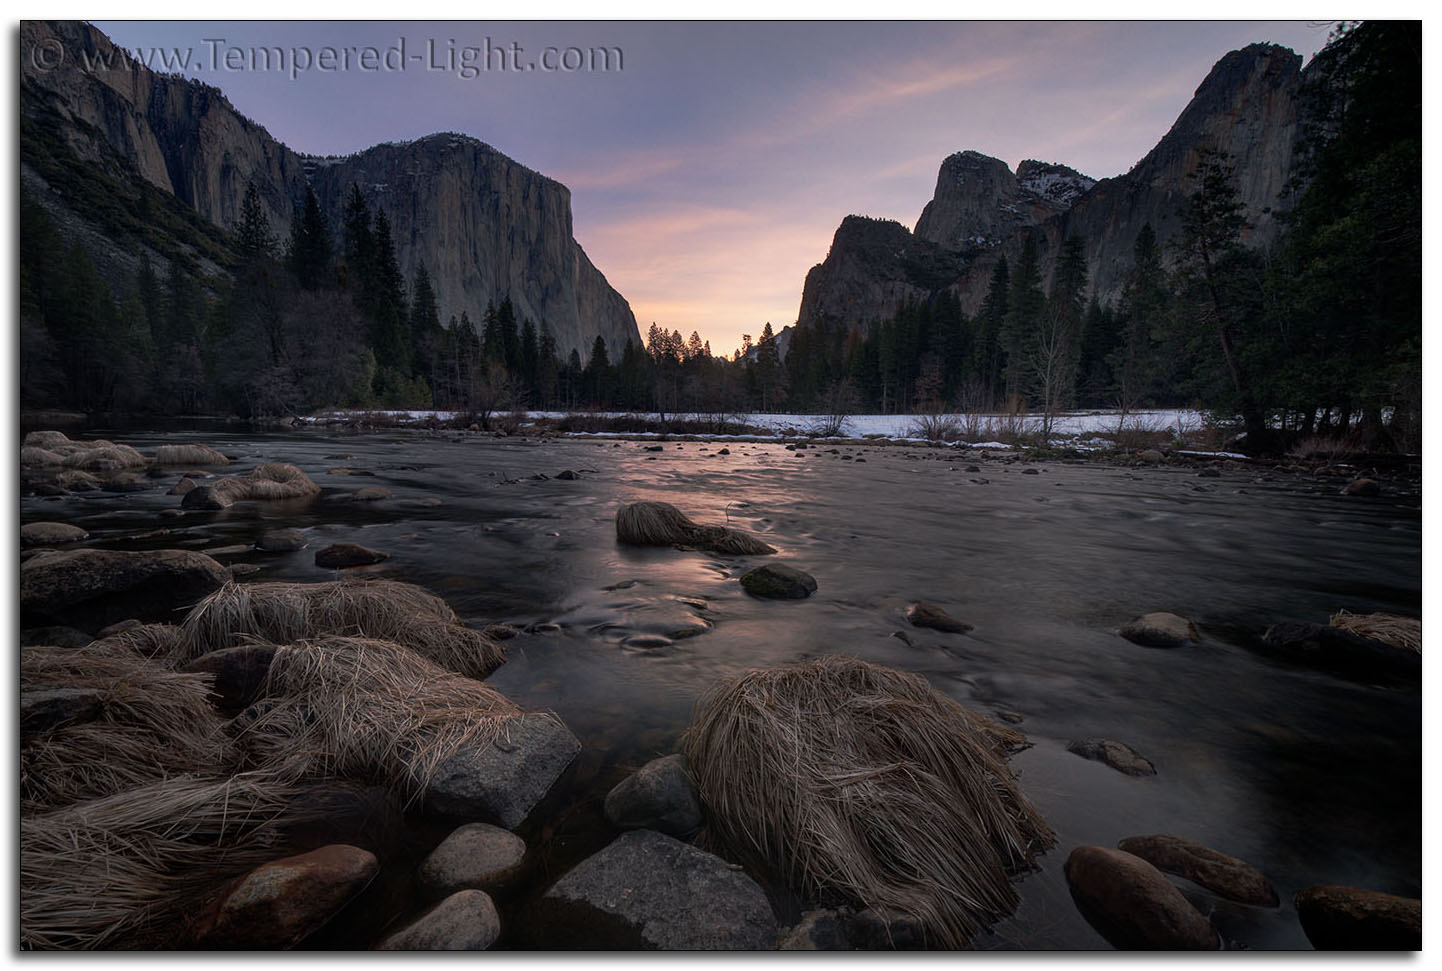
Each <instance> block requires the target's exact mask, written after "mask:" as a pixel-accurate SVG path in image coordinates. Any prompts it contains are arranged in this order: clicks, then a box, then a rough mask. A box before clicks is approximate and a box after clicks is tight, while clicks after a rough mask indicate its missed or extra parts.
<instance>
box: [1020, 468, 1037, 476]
mask: <svg viewBox="0 0 1442 971" xmlns="http://www.w3.org/2000/svg"><path fill="white" fill-rule="evenodd" d="M1021 474H1022V475H1041V471H1040V470H1039V469H1022V470H1021Z"/></svg>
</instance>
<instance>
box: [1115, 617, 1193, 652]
mask: <svg viewBox="0 0 1442 971" xmlns="http://www.w3.org/2000/svg"><path fill="white" fill-rule="evenodd" d="M1117 633H1119V634H1121V635H1122V636H1123V637H1125V638H1126V639H1127V640H1129V641H1131V642H1132V643H1133V644H1140V645H1142V646H1143V647H1182V646H1183V645H1186V644H1195V643H1197V642H1199V641H1201V639H1202V638H1201V636H1200V635H1199V634H1198V633H1197V628H1196V626H1195V625H1193V624H1192V622H1191V621H1190V620H1187V618H1185V617H1179V616H1177V615H1176V614H1169V613H1166V612H1165V611H1158V612H1157V613H1152V614H1142V615H1141V616H1140V617H1134V618H1132V619H1131V620H1130V621H1128V622H1127V623H1126V624H1125V625H1123V626H1122V628H1121V630H1119V631H1117Z"/></svg>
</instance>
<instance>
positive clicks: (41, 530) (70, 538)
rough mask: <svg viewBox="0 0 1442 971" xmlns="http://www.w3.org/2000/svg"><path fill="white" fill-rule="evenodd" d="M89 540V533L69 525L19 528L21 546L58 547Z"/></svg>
mask: <svg viewBox="0 0 1442 971" xmlns="http://www.w3.org/2000/svg"><path fill="white" fill-rule="evenodd" d="M89 538H90V534H89V533H87V532H86V531H85V530H83V529H81V528H80V527H79V526H72V525H70V524H69V523H26V524H25V525H24V526H21V527H20V545H21V546H58V545H60V544H62V543H78V542H80V541H81V540H82V539H89Z"/></svg>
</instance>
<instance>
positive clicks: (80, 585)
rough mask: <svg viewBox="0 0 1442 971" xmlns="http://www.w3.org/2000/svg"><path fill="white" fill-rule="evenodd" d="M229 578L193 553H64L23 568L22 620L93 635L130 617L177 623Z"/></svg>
mask: <svg viewBox="0 0 1442 971" xmlns="http://www.w3.org/2000/svg"><path fill="white" fill-rule="evenodd" d="M229 579H230V571H228V570H226V568H225V567H223V566H221V565H220V564H219V563H217V562H216V561H215V560H213V559H211V558H210V557H208V556H206V555H204V554H203V553H196V552H193V551H190V550H147V551H144V552H129V551H122V550H93V549H76V550H64V551H61V552H56V553H45V554H42V555H39V556H33V557H31V558H30V559H28V560H26V561H25V562H24V563H22V564H21V565H20V610H21V616H22V621H23V620H24V619H25V618H27V617H33V618H37V619H39V622H40V623H45V622H49V623H52V624H68V625H70V626H72V627H78V628H81V629H82V630H87V631H95V630H99V629H100V628H101V627H105V626H108V625H110V624H113V623H115V622H116V621H117V620H125V619H127V618H130V617H135V618H139V619H141V620H173V619H175V615H176V612H177V611H178V610H182V609H188V608H189V607H190V606H191V605H192V604H194V603H195V602H196V601H198V600H200V599H201V598H203V597H204V596H205V595H206V594H208V593H210V592H212V591H213V590H216V589H218V588H220V587H221V586H222V585H224V584H225V582H226V581H227V580H229Z"/></svg>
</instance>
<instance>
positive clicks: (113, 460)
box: [55, 438, 150, 472]
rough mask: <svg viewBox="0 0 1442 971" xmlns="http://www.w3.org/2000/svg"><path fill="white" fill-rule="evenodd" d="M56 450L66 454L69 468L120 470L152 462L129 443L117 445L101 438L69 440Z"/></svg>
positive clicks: (65, 459)
mask: <svg viewBox="0 0 1442 971" xmlns="http://www.w3.org/2000/svg"><path fill="white" fill-rule="evenodd" d="M55 451H57V452H60V453H62V454H64V455H65V458H64V465H65V467H66V468H68V469H87V470H89V471H91V472H119V471H121V470H122V469H137V468H141V467H143V466H146V465H149V464H150V460H149V459H148V458H146V457H145V456H144V455H141V454H140V453H139V452H137V451H136V450H135V449H133V448H131V447H130V446H129V445H117V444H115V443H114V442H107V441H105V440H104V439H101V438H97V439H95V440H94V441H90V442H68V443H67V444H66V445H63V446H61V447H59V448H57V449H55Z"/></svg>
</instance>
